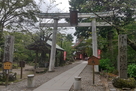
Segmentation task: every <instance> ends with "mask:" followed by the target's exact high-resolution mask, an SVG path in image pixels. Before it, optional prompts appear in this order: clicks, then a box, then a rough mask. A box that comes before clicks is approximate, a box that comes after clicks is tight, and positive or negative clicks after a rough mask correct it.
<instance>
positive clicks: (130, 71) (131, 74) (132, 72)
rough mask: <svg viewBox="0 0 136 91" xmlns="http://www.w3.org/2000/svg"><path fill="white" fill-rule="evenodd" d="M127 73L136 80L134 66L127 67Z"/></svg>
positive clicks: (135, 67) (135, 68) (135, 66)
mask: <svg viewBox="0 0 136 91" xmlns="http://www.w3.org/2000/svg"><path fill="white" fill-rule="evenodd" d="M127 72H128V74H129V76H130V77H134V78H136V65H135V64H131V65H128V69H127Z"/></svg>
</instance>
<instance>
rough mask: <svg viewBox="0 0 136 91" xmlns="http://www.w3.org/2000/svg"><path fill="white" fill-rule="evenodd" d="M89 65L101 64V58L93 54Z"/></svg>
mask: <svg viewBox="0 0 136 91" xmlns="http://www.w3.org/2000/svg"><path fill="white" fill-rule="evenodd" d="M88 65H99V58H97V57H95V56H92V57H90V58H89V59H88Z"/></svg>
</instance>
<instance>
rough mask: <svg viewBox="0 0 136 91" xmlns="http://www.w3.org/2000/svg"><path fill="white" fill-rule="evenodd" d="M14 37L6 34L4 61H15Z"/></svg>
mask: <svg viewBox="0 0 136 91" xmlns="http://www.w3.org/2000/svg"><path fill="white" fill-rule="evenodd" d="M13 50H14V37H13V36H10V35H8V36H6V38H5V45H4V57H3V62H13Z"/></svg>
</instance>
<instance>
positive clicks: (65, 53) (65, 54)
mask: <svg viewBox="0 0 136 91" xmlns="http://www.w3.org/2000/svg"><path fill="white" fill-rule="evenodd" d="M63 54H64V57H63V58H64V60H66V56H67V52H66V51H64V53H63Z"/></svg>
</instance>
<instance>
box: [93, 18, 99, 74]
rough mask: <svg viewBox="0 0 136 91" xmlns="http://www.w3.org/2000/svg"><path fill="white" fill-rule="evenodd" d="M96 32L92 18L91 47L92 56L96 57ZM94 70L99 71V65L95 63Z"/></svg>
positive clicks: (94, 21) (94, 20)
mask: <svg viewBox="0 0 136 91" xmlns="http://www.w3.org/2000/svg"><path fill="white" fill-rule="evenodd" d="M97 46H98V45H97V32H96V19H95V18H93V19H92V49H93V56H95V57H98V53H97V50H98V48H97ZM94 71H95V72H99V66H98V65H95V66H94Z"/></svg>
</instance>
